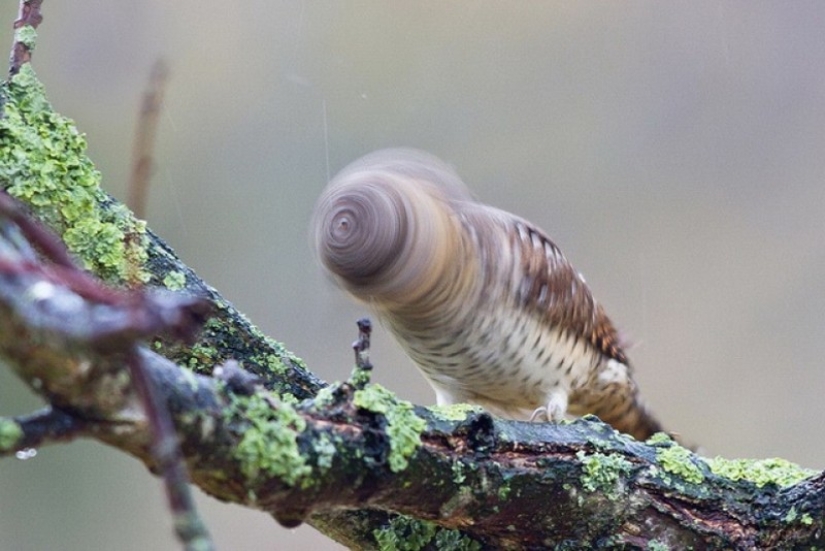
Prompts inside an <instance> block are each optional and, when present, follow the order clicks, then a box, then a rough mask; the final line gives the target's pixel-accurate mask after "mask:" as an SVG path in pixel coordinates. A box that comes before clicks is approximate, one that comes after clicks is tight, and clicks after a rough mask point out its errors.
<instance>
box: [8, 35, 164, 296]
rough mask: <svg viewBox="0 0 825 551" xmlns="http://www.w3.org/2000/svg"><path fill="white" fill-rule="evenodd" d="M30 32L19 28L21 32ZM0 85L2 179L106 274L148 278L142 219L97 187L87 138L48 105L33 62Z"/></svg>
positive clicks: (114, 279) (128, 279)
mask: <svg viewBox="0 0 825 551" xmlns="http://www.w3.org/2000/svg"><path fill="white" fill-rule="evenodd" d="M18 32H20V31H18ZM32 32H33V30H32V31H23V32H22V35H23V38H25V39H30V38H32V37H33V35H32V34H31V33H32ZM27 33H28V34H27ZM0 93H2V96H3V97H2V100H3V113H2V115H3V116H2V118H0V186H2V187H3V188H5V189H6V190H7V191H8V192H9V193H10V194H11V195H13V196H14V197H17V198H18V199H20V200H22V201H23V202H25V203H26V204H28V205H29V207H30V208H31V209H32V212H33V213H34V214H35V215H36V216H37V217H38V218H39V219H40V220H42V221H43V222H44V223H45V224H46V225H48V226H49V227H50V228H51V229H52V230H53V231H55V232H56V233H58V234H59V235H60V236H61V237H62V239H63V241H64V242H65V243H66V246H67V247H68V248H69V250H70V251H71V252H72V253H73V254H74V255H75V256H76V257H77V258H79V259H80V261H81V262H82V263H83V265H84V266H85V267H86V268H87V269H89V270H91V271H93V272H94V273H95V274H97V275H98V276H100V277H101V278H103V279H104V280H106V281H109V282H111V283H124V282H125V283H129V284H136V283H141V282H145V281H147V280H148V277H149V276H148V274H147V273H146V271H145V270H144V264H145V262H146V259H147V253H146V249H145V247H146V235H145V233H146V225H145V223H144V222H142V221H138V220H136V219H135V218H134V217H133V216H132V215H131V213H130V212H129V210H128V209H126V207H124V206H122V205H117V204H116V203H114V202H112V201H111V199H109V197H108V196H107V195H106V194H105V193H104V192H103V191H102V190H101V189H100V173H99V172H98V171H97V170H96V169H95V167H94V165H93V164H92V162H91V160H90V159H89V157H88V156H87V155H86V140H85V139H84V137H83V135H82V134H80V133H79V132H78V131H77V128H76V127H75V125H74V123H73V122H72V121H71V120H69V119H67V118H65V117H63V116H61V115H59V114H57V113H55V112H54V111H53V110H52V108H51V105H50V104H49V102H48V100H47V99H46V95H45V90H44V88H43V85H42V84H41V83H40V82H39V81H38V80H37V77H36V76H35V74H34V71H33V70H32V68H31V66H30V65H29V64H26V65H23V66H22V67H21V69H20V72H19V73H18V74H17V75H15V76H14V77H13V78H12V79H11V82H10V83H8V84H6V85H5V86H4V87H3V88H2V91H0Z"/></svg>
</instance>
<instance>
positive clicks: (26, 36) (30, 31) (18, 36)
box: [14, 25, 37, 52]
mask: <svg viewBox="0 0 825 551" xmlns="http://www.w3.org/2000/svg"><path fill="white" fill-rule="evenodd" d="M14 41H15V42H20V43H21V44H23V45H25V46H26V48H28V49H29V51H30V52H33V51H34V47H35V45H36V44H37V31H36V30H35V29H34V27H32V26H31V25H23V26H22V27H20V28H19V29H17V30H16V31H14Z"/></svg>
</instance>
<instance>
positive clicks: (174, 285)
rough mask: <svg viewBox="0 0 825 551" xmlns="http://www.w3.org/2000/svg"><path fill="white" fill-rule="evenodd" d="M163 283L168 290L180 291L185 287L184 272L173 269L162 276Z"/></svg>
mask: <svg viewBox="0 0 825 551" xmlns="http://www.w3.org/2000/svg"><path fill="white" fill-rule="evenodd" d="M163 285H164V287H166V288H167V289H169V290H170V291H180V290H181V289H183V288H184V287H186V274H184V273H183V272H179V271H177V270H173V271H171V272H169V273H168V274H166V275H165V276H164V278H163Z"/></svg>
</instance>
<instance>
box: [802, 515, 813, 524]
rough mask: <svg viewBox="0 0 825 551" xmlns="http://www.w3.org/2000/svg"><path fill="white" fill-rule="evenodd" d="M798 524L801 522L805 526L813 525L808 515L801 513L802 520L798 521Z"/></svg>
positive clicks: (811, 518)
mask: <svg viewBox="0 0 825 551" xmlns="http://www.w3.org/2000/svg"><path fill="white" fill-rule="evenodd" d="M799 522H801V523H802V524H804V525H805V526H810V525H811V524H813V523H814V519H813V517H812V516H811V515H810V514H809V513H803V514H802V518H800V519H799Z"/></svg>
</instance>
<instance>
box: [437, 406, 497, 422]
mask: <svg viewBox="0 0 825 551" xmlns="http://www.w3.org/2000/svg"><path fill="white" fill-rule="evenodd" d="M429 409H430V411H432V412H433V413H434V414H435V415H437V416H438V417H440V418H441V419H444V420H446V421H463V420H465V419H466V418H467V416H468V415H470V414H471V413H481V412H483V411H484V409H483V408H481V407H479V406H474V405H472V404H453V405H451V406H430V408H429Z"/></svg>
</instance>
